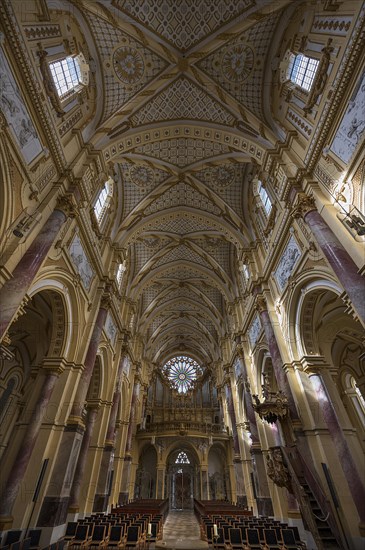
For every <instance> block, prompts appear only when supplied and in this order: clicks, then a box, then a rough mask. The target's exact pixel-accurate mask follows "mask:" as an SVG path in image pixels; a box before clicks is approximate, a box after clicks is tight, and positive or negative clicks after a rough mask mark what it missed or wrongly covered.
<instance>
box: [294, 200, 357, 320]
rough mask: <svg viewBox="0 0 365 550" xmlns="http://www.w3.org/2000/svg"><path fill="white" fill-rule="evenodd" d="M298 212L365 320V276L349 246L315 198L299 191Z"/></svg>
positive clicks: (296, 214)
mask: <svg viewBox="0 0 365 550" xmlns="http://www.w3.org/2000/svg"><path fill="white" fill-rule="evenodd" d="M294 215H295V216H302V217H303V219H304V221H305V222H306V223H307V224H308V226H309V227H310V229H311V231H312V233H313V235H314V237H315V239H316V241H317V243H318V244H319V246H320V248H321V250H322V252H323V254H324V256H325V257H326V259H327V261H328V263H329V264H330V266H331V267H332V269H333V271H334V272H335V274H336V276H337V278H338V280H339V282H340V283H341V285H342V286H343V288H344V289H345V291H346V293H347V295H348V297H349V298H350V300H351V302H352V305H353V307H354V309H355V311H356V313H357V314H358V316H359V319H360V320H361V321H362V323H363V324H365V299H364V296H365V278H364V277H363V276H362V275H360V273H359V269H358V267H357V265H356V264H355V262H354V261H353V259H352V258H351V256H350V255H349V253H348V252H347V250H346V249H345V248H344V246H343V245H342V244H341V242H340V241H339V240H338V238H337V237H336V235H335V234H334V233H333V231H332V229H331V228H330V227H329V226H328V225H327V223H326V222H325V221H324V219H323V218H322V216H321V215H320V214H319V212H318V211H317V209H316V206H315V203H314V199H313V198H312V197H309V196H308V195H306V194H305V193H299V194H298V203H297V206H296V208H295V212H294Z"/></svg>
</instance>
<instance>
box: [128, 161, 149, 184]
mask: <svg viewBox="0 0 365 550" xmlns="http://www.w3.org/2000/svg"><path fill="white" fill-rule="evenodd" d="M129 177H130V179H131V181H132V182H133V183H134V184H135V185H138V187H148V186H149V185H151V183H153V172H152V170H151V168H149V167H148V166H132V168H131V169H130V170H129Z"/></svg>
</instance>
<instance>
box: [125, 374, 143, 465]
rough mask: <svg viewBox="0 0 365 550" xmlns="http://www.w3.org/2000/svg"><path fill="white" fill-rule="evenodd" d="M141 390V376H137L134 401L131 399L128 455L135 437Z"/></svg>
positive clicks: (127, 444) (126, 451)
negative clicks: (137, 408) (138, 398)
mask: <svg viewBox="0 0 365 550" xmlns="http://www.w3.org/2000/svg"><path fill="white" fill-rule="evenodd" d="M139 388H140V379H139V376H138V375H136V377H135V379H134V386H133V393H132V399H131V410H130V414H129V426H128V433H127V442H126V446H125V453H126V454H129V453H130V452H131V450H132V437H133V431H134V423H135V416H136V404H137V397H138V395H139Z"/></svg>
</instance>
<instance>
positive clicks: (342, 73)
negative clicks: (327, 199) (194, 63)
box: [304, 5, 365, 171]
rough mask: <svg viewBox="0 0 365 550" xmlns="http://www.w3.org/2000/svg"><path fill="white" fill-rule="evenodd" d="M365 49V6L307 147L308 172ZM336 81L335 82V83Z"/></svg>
mask: <svg viewBox="0 0 365 550" xmlns="http://www.w3.org/2000/svg"><path fill="white" fill-rule="evenodd" d="M364 49H365V5H364V6H363V7H362V10H361V11H360V13H359V16H358V21H357V23H356V25H355V28H354V30H353V33H352V36H351V38H350V39H349V42H348V45H347V47H346V50H345V53H344V55H343V58H342V60H341V65H340V67H339V69H338V72H337V75H336V78H335V81H334V82H333V85H332V87H333V88H334V93H333V94H332V96H331V101H327V104H326V105H325V106H324V109H323V111H322V113H321V116H320V119H319V120H318V122H317V124H316V128H315V131H314V135H313V139H312V141H311V143H310V145H309V148H308V151H307V154H306V157H305V159H304V160H305V164H306V168H307V170H309V171H312V170H314V168H315V166H316V164H317V162H318V160H319V158H320V156H321V155H322V151H323V148H324V145H325V143H326V140H327V136H328V134H329V132H330V130H331V127H332V124H333V121H334V119H335V117H336V115H337V114H338V112H339V111H341V104H342V103H343V98H344V96H345V94H346V92H347V90H348V86H349V83H350V81H351V79H352V78H353V76H354V73H355V72H356V71H355V67H356V65H357V63H358V60H359V57H360V56H361V54H362V53H363V51H364ZM336 81H337V82H336Z"/></svg>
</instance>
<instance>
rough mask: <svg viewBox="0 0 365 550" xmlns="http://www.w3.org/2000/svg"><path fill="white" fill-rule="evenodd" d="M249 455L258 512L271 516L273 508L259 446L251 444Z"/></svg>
mask: <svg viewBox="0 0 365 550" xmlns="http://www.w3.org/2000/svg"><path fill="white" fill-rule="evenodd" d="M251 456H252V469H253V478H254V483H255V492H256V502H257V511H258V514H259V515H261V516H273V515H274V509H273V505H272V500H271V496H270V489H269V483H268V479H267V475H266V468H265V460H264V456H263V453H262V450H261V447H260V446H258V445H253V446H252V447H251Z"/></svg>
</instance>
